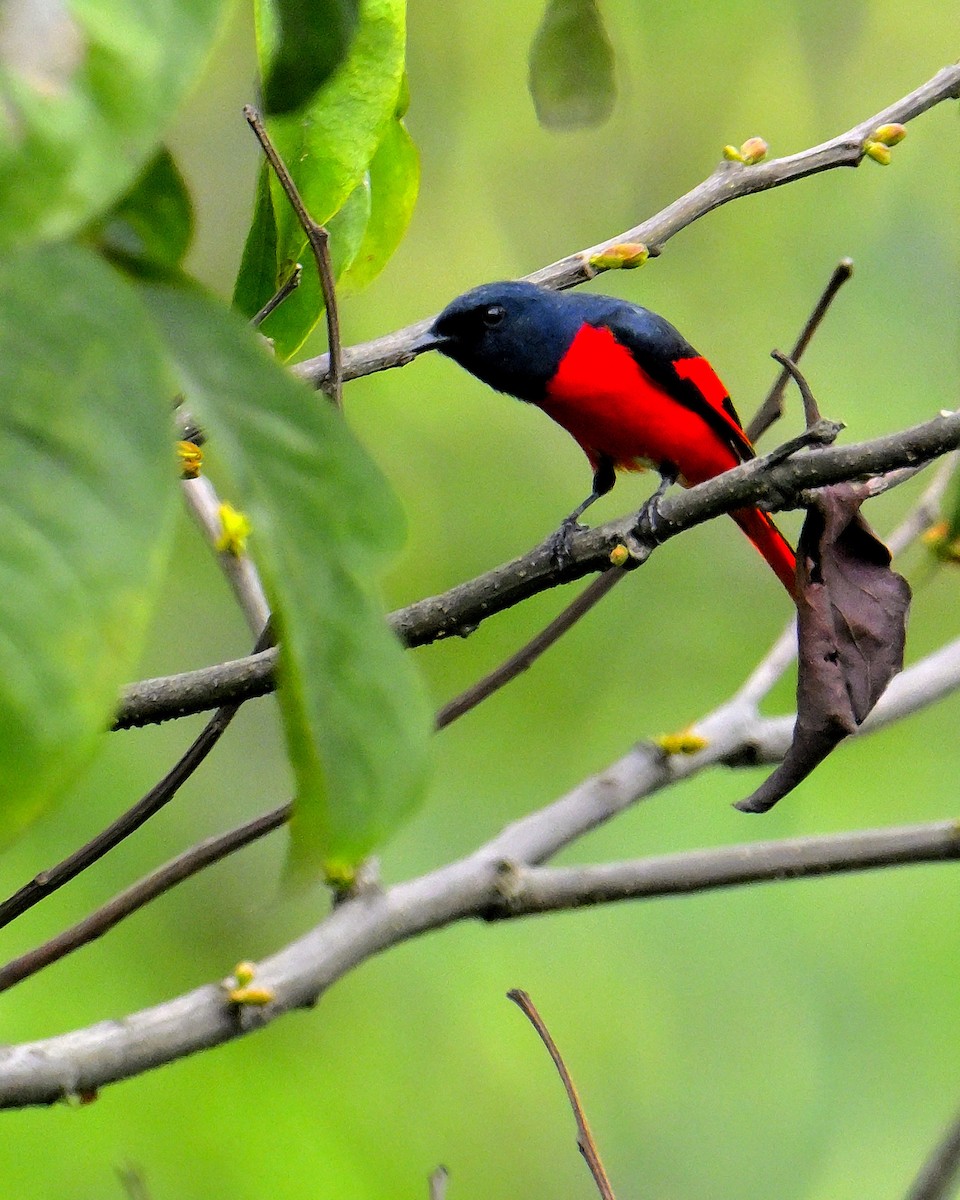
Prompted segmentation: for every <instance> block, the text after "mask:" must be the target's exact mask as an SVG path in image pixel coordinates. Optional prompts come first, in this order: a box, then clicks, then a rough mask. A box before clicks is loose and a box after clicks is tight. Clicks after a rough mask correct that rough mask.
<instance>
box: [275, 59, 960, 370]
mask: <svg viewBox="0 0 960 1200" xmlns="http://www.w3.org/2000/svg"><path fill="white" fill-rule="evenodd" d="M958 96H960V64H954V65H952V66H949V67H944V68H943V70H942V71H938V72H937V74H936V75H934V77H933V78H932V79H931V80H929V81H928V82H927V83H925V84H923V86H922V87H919V88H917V90H916V91H915V92H911V93H910V95H909V96H904V97H903V99H902V100H898V101H897V102H896V103H895V104H891V105H890V106H889V107H888V108H885V109H883V111H882V112H879V113H877V114H876V116H873V117H868V118H867V120H865V121H861V122H860V123H859V125H854V127H853V128H852V129H848V130H847V132H846V133H841V134H840V135H839V136H838V137H835V138H833V139H831V140H830V141H829V142H823V143H822V144H821V145H819V146H813V147H811V148H810V149H809V150H803V151H801V153H799V154H791V155H789V156H787V157H786V158H774V159H770V160H769V161H765V162H760V163H755V164H753V165H752V166H744V165H741V164H739V163H728V162H722V163H721V164H720V165H719V166H718V167H717V168H716V170H715V171H714V172H713V173H712V174H711V175H710V176H708V178H707V179H705V180H704V181H703V182H702V183H700V184H698V185H697V187H695V188H694V189H693V190H692V191H690V192H687V194H686V195H685V196H681V197H680V198H679V200H674V202H673V203H672V204H669V205H667V207H666V208H665V209H663V210H662V211H661V212H659V213H657V214H656V215H655V216H653V217H650V218H648V219H647V220H646V221H643V222H642V223H641V224H640V225H635V226H634V227H633V228H632V229H627V230H625V231H624V232H623V233H620V234H617V236H616V237H612V238H607V240H606V241H603V242H600V243H599V244H598V245H596V246H590V247H589V248H588V249H586V250H580V251H578V252H577V253H576V254H568V255H567V256H566V258H561V259H559V260H558V261H557V262H554V263H551V264H550V265H549V266H547V267H542V268H541V269H540V270H539V271H534V272H533V274H532V275H528V276H526V278H527V279H530V280H532V281H533V282H534V283H540V284H544V285H545V286H547V287H553V288H569V287H574V286H575V285H576V284H578V283H584V282H585V281H586V280H588V279H592V278H593V277H594V276H595V275H597V274H599V270H598V268H597V267H595V266H592V265H591V263H590V260H591V259H592V258H595V257H596V256H598V255H601V254H603V253H604V252H605V251H607V250H609V249H610V248H612V247H614V246H617V245H619V244H621V243H623V242H642V243H643V244H644V245H645V246H646V247H647V248H648V250H649V251H650V252H651V254H659V252H660V249H661V248H662V247H663V246H664V244H665V243H666V242H667V241H668V240H669V239H670V238H671V237H673V235H674V234H676V233H679V232H680V231H681V230H682V229H686V227H687V226H688V225H691V224H693V222H694V221H696V220H698V219H699V218H700V217H702V216H705V215H706V214H707V213H708V212H712V211H713V209H715V208H719V207H720V206H721V205H722V204H727V203H728V202H729V201H731V200H737V199H739V198H740V197H741V196H749V195H752V194H753V193H754V192H763V191H767V190H768V189H769V188H774V187H780V186H781V185H782V184H784V183H792V182H793V181H794V180H796V179H803V178H804V177H805V176H807V175H815V174H817V173H819V172H820V171H829V170H832V169H833V168H834V167H856V166H859V164H860V161H861V160H862V158H863V154H864V150H863V143H864V141H865V139H866V138H868V137H869V136H870V134H871V133H873V131H874V130H875V129H878V128H879V127H880V126H881V125H886V124H889V123H890V122H899V123H900V124H906V123H907V122H908V121H911V120H912V119H913V118H914V117H918V116H920V115H921V114H922V113H925V112H927V110H928V109H931V108H933V107H934V106H935V105H937V104H940V103H941V102H942V101H944V100H948V99H950V98H951V97H954V98H956V97H958ZM432 322H433V317H427V318H426V319H425V320H422V321H417V322H416V323H415V324H413V325H408V326H407V327H406V328H405V329H398V330H397V331H396V332H395V333H389V334H386V335H385V336H384V337H379V338H375V339H374V340H373V341H370V342H364V343H363V344H362V345H359V346H351V347H349V348H348V349H346V350H344V352H343V378H344V379H345V380H347V379H356V378H358V377H359V376H361V375H371V374H373V373H374V372H375V371H383V370H386V369H387V368H389V367H402V366H405V365H406V364H407V363H408V362H410V361H411V359H412V358H413V357H414V356H413V354H412V353H411V350H410V347H411V346H412V345H413V343H414V342H415V341H416V339H417V338H418V337H419V336H420V335H421V334H423V333H425V332H426V330H427V329H428V328H429V326H430V325H431V324H432ZM294 370H295V372H296V374H298V375H300V376H301V377H302V378H303V379H306V380H308V381H309V382H310V383H311V384H313V386H314V387H321V386H322V385H323V383H324V381H325V380H326V378H327V373H328V371H329V359H328V356H327V355H326V354H321V355H319V356H318V357H317V358H310V359H306V360H305V361H304V362H302V363H299V364H298V365H297V366H296V367H295V368H294Z"/></svg>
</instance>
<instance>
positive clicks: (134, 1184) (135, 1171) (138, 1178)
mask: <svg viewBox="0 0 960 1200" xmlns="http://www.w3.org/2000/svg"><path fill="white" fill-rule="evenodd" d="M117 1176H118V1178H119V1179H120V1183H121V1184H122V1186H123V1190H124V1191H125V1192H126V1193H127V1196H128V1197H129V1200H150V1192H149V1189H148V1188H147V1184H146V1180H145V1179H144V1178H143V1172H142V1171H141V1170H140V1168H139V1167H133V1166H127V1167H118V1168H117Z"/></svg>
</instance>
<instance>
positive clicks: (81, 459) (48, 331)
mask: <svg viewBox="0 0 960 1200" xmlns="http://www.w3.org/2000/svg"><path fill="white" fill-rule="evenodd" d="M0 395H2V397H3V403H2V405H0V840H2V841H4V842H5V841H7V840H9V839H10V837H12V836H13V835H14V834H16V833H17V832H18V831H19V830H20V829H22V828H23V827H24V826H25V825H27V824H28V823H29V822H30V821H31V820H32V819H33V818H34V817H35V816H36V815H37V814H38V813H39V812H40V811H41V810H42V808H43V807H44V805H45V804H46V803H47V802H48V801H49V800H50V799H51V798H53V797H54V796H56V795H57V794H58V793H59V792H61V791H62V790H63V789H64V788H65V787H66V786H67V785H68V784H69V783H70V782H72V780H73V777H74V776H75V774H76V772H77V771H78V770H79V768H80V767H81V766H82V765H83V764H84V762H85V761H86V759H87V758H88V757H89V756H90V755H91V754H92V753H93V750H94V749H95V747H96V745H97V741H98V737H99V735H100V734H101V733H102V732H103V730H105V729H106V728H107V727H108V725H109V723H110V715H111V713H112V711H113V709H114V707H115V705H116V698H117V692H118V689H119V687H120V685H121V683H122V682H123V681H124V680H126V679H128V678H129V676H130V673H131V672H132V671H133V669H134V667H135V662H136V658H137V654H138V651H139V647H140V641H141V635H142V633H143V630H144V625H145V622H146V618H147V616H148V613H149V608H150V603H151V601H152V599H153V594H154V591H155V587H156V584H157V582H158V576H159V569H160V567H161V565H162V562H163V559H164V556H165V553H166V550H167V544H168V540H169V539H168V534H169V532H170V530H171V527H172V515H173V513H174V512H175V502H176V496H177V492H176V471H175V467H174V461H173V450H172V437H171V425H170V404H171V400H172V398H173V395H174V380H173V378H172V376H171V375H170V374H169V372H168V370H167V368H166V365H165V361H164V356H163V353H162V347H161V346H160V344H159V343H158V341H157V338H156V335H155V333H154V331H153V328H152V324H151V322H150V321H149V319H148V318H147V317H146V316H145V314H144V312H143V309H142V306H141V304H140V301H139V298H138V297H137V295H136V293H135V292H134V291H133V290H132V289H131V288H130V287H129V286H128V285H127V284H125V283H124V281H123V280H122V279H121V278H120V277H119V276H118V275H117V274H116V273H115V272H114V271H113V270H111V268H109V267H108V266H106V265H105V264H104V263H103V261H102V260H101V259H100V258H99V256H98V255H96V254H95V253H94V252H93V251H92V250H86V249H82V248H80V247H75V246H74V247H65V246H51V247H47V248H44V249H41V250H33V251H29V252H28V251H15V252H12V253H8V254H6V255H4V256H3V258H2V259H0Z"/></svg>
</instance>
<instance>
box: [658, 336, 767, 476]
mask: <svg viewBox="0 0 960 1200" xmlns="http://www.w3.org/2000/svg"><path fill="white" fill-rule="evenodd" d="M673 369H674V370H675V371H676V373H677V374H678V375H679V376H680V378H681V379H687V380H689V381H690V383H692V384H693V386H694V387H695V388H696V389H697V391H698V392H699V393H700V395H701V396H702V397H703V398H704V400H706V402H707V403H708V404H709V405H710V407H711V408H712V409H714V410H715V411H716V412H718V413H720V414H721V415H722V416H723V419H724V421H725V422H726V424H727V426H728V427H729V429H730V434H731V441H732V442H733V444H734V445H735V446H736V447H737V449H739V450H741V451H742V454H743V457H744V458H753V447H752V446H751V444H750V441H749V439H748V438H747V435H746V434H745V433H744V432H743V426H742V425H741V423H740V418H739V417H738V416H737V410H736V409H735V408H734V407H733V401H732V400H731V399H730V393H729V392H728V391H727V389H726V388H725V387H724V385H723V382H722V381H721V379H720V377H719V376H718V375H717V373H716V371H715V370H714V369H713V367H711V366H710V364H709V363H708V362H707V360H706V359H705V358H700V357H699V356H698V357H696V358H678V359H675V360H674V364H673Z"/></svg>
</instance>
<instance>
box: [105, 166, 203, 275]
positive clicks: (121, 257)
mask: <svg viewBox="0 0 960 1200" xmlns="http://www.w3.org/2000/svg"><path fill="white" fill-rule="evenodd" d="M192 233H193V206H192V204H191V203H190V195H189V193H188V191H187V186H186V184H185V183H184V180H183V176H182V175H181V174H180V172H179V170H178V169H177V164H176V163H175V162H174V161H173V157H172V155H171V154H170V152H169V150H167V149H166V148H161V149H160V150H158V151H157V153H156V154H155V155H154V156H153V158H152V159H151V161H150V162H149V164H148V165H147V167H146V168H145V169H144V170H143V171H142V172H141V174H140V176H139V178H138V179H137V181H136V183H135V184H134V185H133V187H132V188H131V189H130V191H129V192H127V193H126V195H124V196H121V198H120V199H119V200H118V201H117V203H116V204H115V205H114V206H113V208H111V209H110V211H109V212H108V213H107V214H106V215H105V216H103V217H102V218H100V219H99V220H97V221H96V222H95V224H94V225H93V226H92V228H91V230H90V234H91V236H92V237H93V239H94V241H95V242H96V244H97V245H98V246H99V248H100V249H101V250H102V251H103V253H104V254H106V255H107V257H108V258H112V259H114V260H115V261H116V262H117V263H118V264H119V265H121V266H123V267H126V268H127V269H129V270H132V271H134V272H144V271H148V272H149V271H156V270H173V269H175V268H176V267H178V266H179V265H180V263H181V262H182V261H183V257H184V255H185V254H186V253H187V250H188V248H189V246H190V238H191V235H192Z"/></svg>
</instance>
